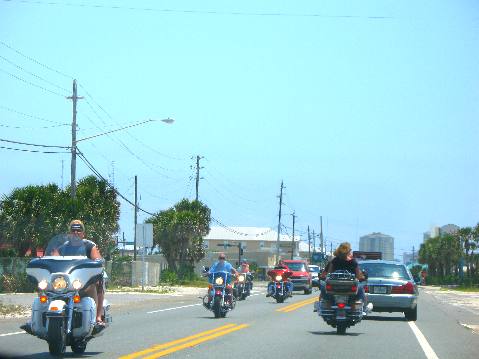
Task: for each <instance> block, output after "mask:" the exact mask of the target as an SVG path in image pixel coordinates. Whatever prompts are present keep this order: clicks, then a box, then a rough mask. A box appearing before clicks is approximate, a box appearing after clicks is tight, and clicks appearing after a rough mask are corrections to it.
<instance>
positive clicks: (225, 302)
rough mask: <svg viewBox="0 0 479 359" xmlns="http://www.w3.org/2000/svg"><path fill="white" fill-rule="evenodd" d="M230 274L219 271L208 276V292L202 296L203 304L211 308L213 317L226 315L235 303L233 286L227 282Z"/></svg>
mask: <svg viewBox="0 0 479 359" xmlns="http://www.w3.org/2000/svg"><path fill="white" fill-rule="evenodd" d="M231 275H232V274H231V273H228V272H223V271H219V272H213V273H210V274H209V276H208V278H209V285H208V294H207V295H205V296H204V297H203V306H204V307H205V308H206V309H208V310H211V311H212V312H213V313H214V315H215V318H224V317H226V313H228V312H229V311H230V310H233V309H234V307H235V305H236V299H235V298H234V296H233V293H232V292H233V288H232V286H231V284H229V281H230V278H231ZM227 289H228V290H227Z"/></svg>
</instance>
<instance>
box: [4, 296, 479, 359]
mask: <svg viewBox="0 0 479 359" xmlns="http://www.w3.org/2000/svg"><path fill="white" fill-rule="evenodd" d="M117 296H118V295H117ZM122 296H123V301H124V303H123V304H118V305H113V310H112V313H113V324H112V325H111V326H110V327H109V328H108V329H107V330H105V331H104V335H103V336H101V337H99V338H96V339H93V340H92V341H90V342H89V343H88V347H87V350H86V352H85V354H84V355H83V357H86V358H159V357H169V358H208V359H214V358H274V359H278V358H353V357H356V358H381V359H384V358H398V359H406V358H407V359H411V358H420V359H424V358H428V359H435V358H440V359H457V358H477V357H478V355H479V354H478V353H479V331H477V332H476V331H475V330H474V328H479V327H478V325H479V313H478V312H477V311H475V310H474V311H472V310H470V309H469V308H468V306H467V302H465V303H464V305H457V303H456V304H454V303H452V304H451V303H448V302H447V301H444V300H443V299H441V298H439V299H438V297H436V296H434V295H433V294H432V293H430V292H427V291H424V290H421V294H420V297H419V304H418V305H419V306H418V320H417V322H407V321H406V320H405V319H404V317H403V315H401V314H400V313H392V314H389V313H374V312H373V313H372V315H370V316H369V319H368V320H364V321H362V322H361V323H359V324H358V325H356V326H354V327H351V328H349V329H348V330H347V332H346V335H343V336H340V335H337V334H336V330H335V329H334V328H332V327H329V326H328V325H326V323H324V322H323V320H322V319H321V318H319V317H318V316H317V315H316V313H313V310H312V309H313V304H312V302H313V301H314V300H315V298H316V297H317V292H313V294H312V295H303V294H301V292H295V295H294V297H293V298H289V299H288V300H287V301H286V302H285V303H283V304H277V303H276V302H275V301H274V300H273V299H271V298H265V295H264V289H262V288H260V289H259V290H258V291H255V293H254V295H253V296H251V297H249V298H247V300H246V301H242V302H239V303H238V305H237V307H236V308H235V310H233V311H232V312H229V313H228V315H227V317H226V318H222V319H214V317H213V313H212V312H210V311H207V310H206V309H204V308H203V307H202V305H201V302H200V300H199V299H198V298H197V297H196V296H194V295H183V296H162V297H155V296H145V297H138V298H135V300H131V301H130V300H129V299H130V298H129V297H128V296H130V295H129V294H123V295H122ZM107 297H108V294H107ZM118 299H119V298H118V297H117V298H116V302H118ZM24 321H25V319H3V320H1V322H0V353H1V354H0V356H1V355H3V356H4V357H15V358H32V359H33V358H35V359H37V358H50V355H49V353H48V346H47V343H46V342H45V341H42V340H40V339H38V338H35V337H33V336H31V335H28V334H25V333H24V332H22V331H20V329H18V326H19V325H20V324H21V323H23V322H24ZM65 357H66V358H73V357H79V356H76V355H75V354H74V353H72V352H71V350H70V348H67V353H66V354H65Z"/></svg>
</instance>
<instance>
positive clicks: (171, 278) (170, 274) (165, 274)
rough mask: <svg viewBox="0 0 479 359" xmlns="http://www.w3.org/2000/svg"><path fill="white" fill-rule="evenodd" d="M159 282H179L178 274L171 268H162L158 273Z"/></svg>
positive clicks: (172, 283)
mask: <svg viewBox="0 0 479 359" xmlns="http://www.w3.org/2000/svg"><path fill="white" fill-rule="evenodd" d="M160 282H161V283H166V284H171V285H174V284H179V279H178V275H177V274H176V273H175V272H174V271H172V270H169V269H166V270H163V271H161V274H160Z"/></svg>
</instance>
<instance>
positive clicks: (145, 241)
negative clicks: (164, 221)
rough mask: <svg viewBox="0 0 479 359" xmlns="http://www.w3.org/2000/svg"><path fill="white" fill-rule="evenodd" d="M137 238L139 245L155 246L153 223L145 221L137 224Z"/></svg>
mask: <svg viewBox="0 0 479 359" xmlns="http://www.w3.org/2000/svg"><path fill="white" fill-rule="evenodd" d="M136 240H137V243H138V246H139V247H143V248H145V247H150V248H151V247H153V224H152V223H143V224H137V225H136Z"/></svg>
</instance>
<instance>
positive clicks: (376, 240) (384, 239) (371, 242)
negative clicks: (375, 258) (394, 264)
mask: <svg viewBox="0 0 479 359" xmlns="http://www.w3.org/2000/svg"><path fill="white" fill-rule="evenodd" d="M359 250H360V251H365V252H381V253H382V257H383V259H384V260H388V261H392V260H394V238H393V237H391V236H389V235H387V234H383V233H379V232H374V233H371V234H367V235H365V236H362V237H360V238H359Z"/></svg>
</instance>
